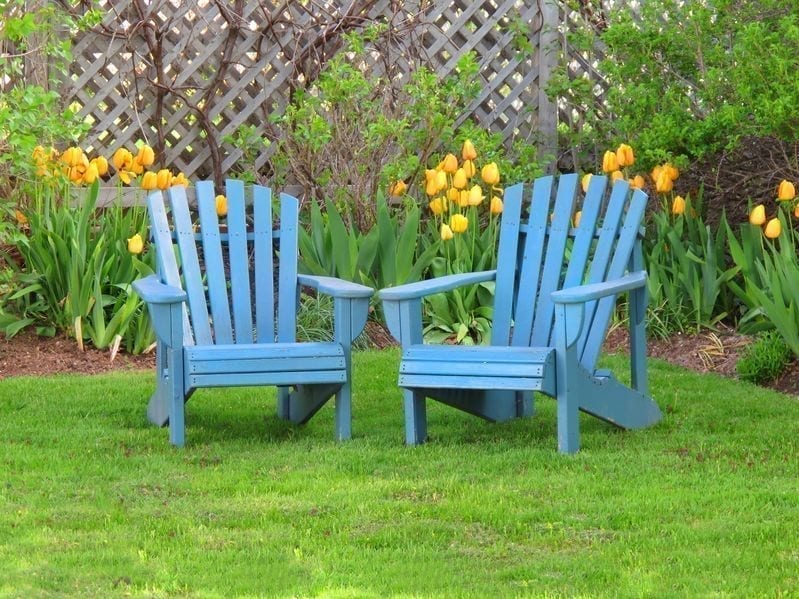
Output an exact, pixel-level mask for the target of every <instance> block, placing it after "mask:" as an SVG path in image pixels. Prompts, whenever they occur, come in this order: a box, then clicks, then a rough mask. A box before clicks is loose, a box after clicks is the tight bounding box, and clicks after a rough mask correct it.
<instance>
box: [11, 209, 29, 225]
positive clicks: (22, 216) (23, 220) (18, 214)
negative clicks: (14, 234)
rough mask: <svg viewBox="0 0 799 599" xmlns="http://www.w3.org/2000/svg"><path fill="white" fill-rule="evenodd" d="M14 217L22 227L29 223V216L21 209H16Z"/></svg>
mask: <svg viewBox="0 0 799 599" xmlns="http://www.w3.org/2000/svg"><path fill="white" fill-rule="evenodd" d="M14 218H16V219H17V224H18V225H19V226H21V227H24V226H25V225H27V224H28V217H27V216H25V214H24V213H23V212H22V211H21V210H19V209H17V210H14Z"/></svg>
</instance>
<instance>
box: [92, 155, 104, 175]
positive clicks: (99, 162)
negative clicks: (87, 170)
mask: <svg viewBox="0 0 799 599" xmlns="http://www.w3.org/2000/svg"><path fill="white" fill-rule="evenodd" d="M89 164H94V166H95V167H97V174H98V175H100V176H101V177H104V176H105V175H107V174H108V160H107V159H106V157H105V156H98V157H97V158H92V159H91V162H89Z"/></svg>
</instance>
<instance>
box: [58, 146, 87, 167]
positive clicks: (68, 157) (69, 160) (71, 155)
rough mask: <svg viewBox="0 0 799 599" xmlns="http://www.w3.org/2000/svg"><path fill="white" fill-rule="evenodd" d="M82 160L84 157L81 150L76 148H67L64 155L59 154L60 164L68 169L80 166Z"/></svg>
mask: <svg viewBox="0 0 799 599" xmlns="http://www.w3.org/2000/svg"><path fill="white" fill-rule="evenodd" d="M84 158H85V156H84V154H83V150H81V149H80V148H78V147H76V146H72V147H71V148H67V149H66V150H64V153H63V154H61V162H63V163H64V164H66V165H67V166H70V167H73V166H78V165H80V164H81V163H82V162H83V159H84Z"/></svg>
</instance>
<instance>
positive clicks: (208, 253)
mask: <svg viewBox="0 0 799 599" xmlns="http://www.w3.org/2000/svg"><path fill="white" fill-rule="evenodd" d="M215 198H216V196H215V195H214V185H213V183H212V182H210V181H200V182H198V183H197V210H198V212H199V213H200V237H201V239H202V247H203V263H204V264H205V278H206V285H207V286H208V301H209V303H210V304H211V318H212V319H213V327H214V338H215V340H216V343H217V344H220V343H233V325H232V324H231V320H230V300H229V298H228V292H227V278H226V277H225V260H224V256H223V255H222V240H221V238H220V235H219V219H218V218H217V215H216V200H215Z"/></svg>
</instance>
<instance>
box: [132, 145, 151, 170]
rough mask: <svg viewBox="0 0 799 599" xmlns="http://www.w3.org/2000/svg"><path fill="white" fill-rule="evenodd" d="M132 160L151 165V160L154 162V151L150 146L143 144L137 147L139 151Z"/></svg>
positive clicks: (143, 164)
mask: <svg viewBox="0 0 799 599" xmlns="http://www.w3.org/2000/svg"><path fill="white" fill-rule="evenodd" d="M134 162H136V163H138V164H140V165H142V166H152V164H153V162H155V152H154V151H153V149H152V148H151V147H150V146H148V145H147V144H144V145H143V146H142V147H141V148H139V152H138V153H137V154H136V158H134Z"/></svg>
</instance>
